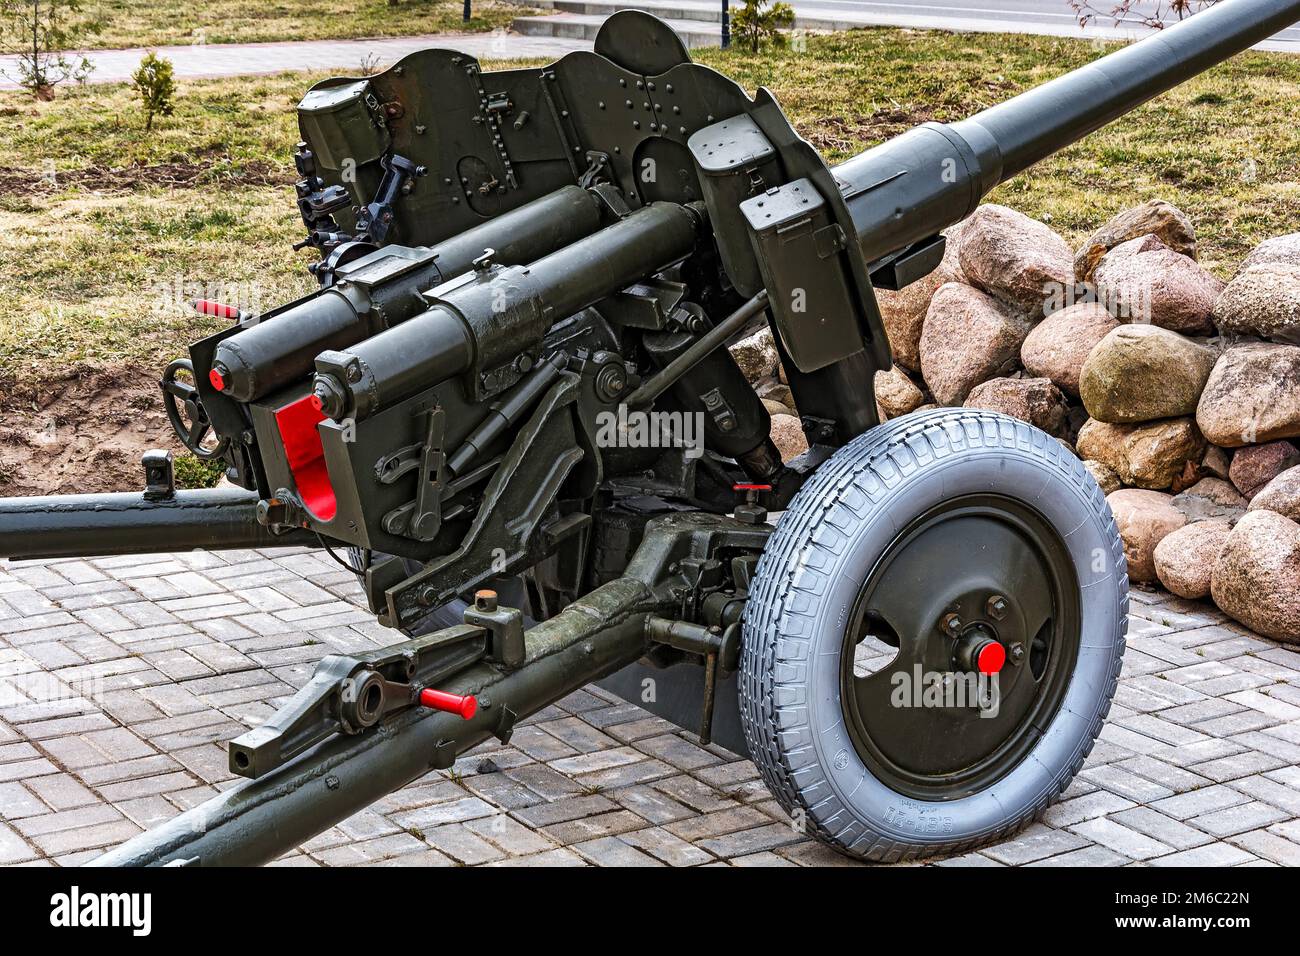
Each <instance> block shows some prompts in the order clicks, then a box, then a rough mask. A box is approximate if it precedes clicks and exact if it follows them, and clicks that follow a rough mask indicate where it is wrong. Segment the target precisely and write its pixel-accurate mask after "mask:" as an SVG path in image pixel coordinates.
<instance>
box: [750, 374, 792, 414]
mask: <svg viewBox="0 0 1300 956" xmlns="http://www.w3.org/2000/svg"><path fill="white" fill-rule="evenodd" d="M754 391H756V392H757V393H758V397H759V398H765V399H769V400H771V401H773V402H780V403H781V404H782V405H784V406H785V407H786V408H794V407H795V404H794V392H793V391H792V390H791V388H790V386H789V385H783V384H782V383H781V382H778V381H776V380H775V379H769V380H768V381H766V382H759V383H758V385H756V386H754Z"/></svg>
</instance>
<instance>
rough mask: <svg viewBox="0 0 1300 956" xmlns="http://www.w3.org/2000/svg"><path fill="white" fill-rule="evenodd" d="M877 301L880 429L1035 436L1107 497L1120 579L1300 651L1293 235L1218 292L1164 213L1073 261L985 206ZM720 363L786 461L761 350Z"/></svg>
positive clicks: (1018, 221)
mask: <svg viewBox="0 0 1300 956" xmlns="http://www.w3.org/2000/svg"><path fill="white" fill-rule="evenodd" d="M879 299H880V307H881V312H882V316H883V319H884V323H885V329H886V333H887V334H888V336H889V342H890V346H891V348H892V350H893V355H894V361H895V365H894V367H893V368H892V369H890V370H888V371H885V372H880V373H878V374H877V375H876V380H875V396H876V403H877V407H878V409H879V411H880V416H881V418H882V420H883V419H888V418H895V417H898V416H900V415H904V414H907V413H909V412H912V411H915V410H917V409H920V408H925V407H932V406H934V405H948V406H961V405H964V406H966V407H969V408H987V409H992V410H995V411H999V412H1004V413H1006V414H1009V415H1013V416H1015V417H1017V418H1021V419H1023V420H1025V421H1028V422H1031V423H1032V424H1034V425H1036V426H1037V427H1039V428H1041V429H1043V430H1044V431H1047V432H1048V433H1049V434H1052V435H1054V436H1055V437H1057V438H1058V439H1059V440H1061V441H1062V442H1063V443H1065V444H1066V445H1068V446H1069V447H1070V448H1071V449H1072V450H1073V451H1075V453H1076V454H1078V455H1079V457H1080V458H1082V459H1083V460H1084V463H1085V465H1086V466H1087V468H1088V469H1089V471H1091V472H1092V474H1093V475H1094V477H1096V479H1097V481H1098V483H1099V484H1100V485H1101V487H1102V489H1103V490H1104V491H1105V492H1106V493H1107V500H1108V501H1109V502H1110V505H1111V509H1112V510H1113V512H1114V513H1115V517H1116V521H1117V523H1118V525H1119V528H1120V533H1121V535H1122V536H1123V538H1124V544H1125V550H1126V553H1127V557H1128V562H1129V576H1130V577H1131V579H1132V580H1133V581H1134V582H1137V583H1154V582H1156V581H1159V582H1160V583H1162V584H1164V586H1165V587H1167V588H1168V589H1169V590H1171V591H1173V592H1174V593H1176V594H1179V595H1182V596H1183V597H1187V598H1205V597H1210V598H1212V599H1213V600H1214V601H1215V603H1217V604H1218V606H1219V607H1220V608H1221V609H1222V610H1223V611H1224V612H1226V613H1227V614H1229V615H1231V616H1232V617H1233V618H1235V619H1237V620H1238V621H1241V622H1242V623H1243V624H1245V625H1247V626H1248V627H1251V628H1253V629H1254V630H1256V631H1259V632H1260V633H1262V634H1266V635H1268V636H1270V637H1274V638H1277V639H1280V640H1289V641H1300V447H1297V444H1296V443H1295V442H1294V441H1292V439H1295V438H1298V437H1300V233H1296V234H1293V235H1289V236H1282V237H1280V238H1276V239H1270V240H1268V241H1266V242H1264V243H1262V244H1261V245H1260V246H1259V247H1258V248H1256V249H1255V250H1254V252H1252V253H1251V254H1250V256H1249V257H1248V258H1247V259H1246V260H1245V261H1244V262H1243V263H1242V265H1241V268H1240V269H1239V270H1238V272H1237V274H1236V276H1235V277H1234V278H1233V279H1232V280H1231V281H1230V282H1228V283H1226V284H1225V283H1224V282H1222V281H1220V280H1219V279H1218V278H1216V277H1215V276H1214V275H1212V274H1211V273H1210V272H1208V271H1207V270H1205V269H1204V268H1202V267H1201V266H1200V264H1199V263H1198V262H1197V260H1196V237H1195V232H1194V230H1193V228H1192V224H1191V222H1190V221H1189V220H1188V219H1187V217H1186V216H1185V215H1184V214H1183V213H1182V212H1180V211H1179V210H1178V209H1176V208H1175V207H1173V206H1171V205H1170V204H1168V203H1165V202H1161V201H1158V200H1156V201H1151V202H1147V203H1144V204H1143V205H1141V206H1137V207H1135V208H1133V209H1129V210H1127V211H1126V212H1124V213H1121V214H1120V215H1118V216H1116V217H1115V218H1114V219H1113V220H1111V221H1110V222H1108V223H1107V224H1106V225H1104V226H1103V227H1102V228H1100V229H1099V230H1097V231H1096V232H1095V233H1094V234H1093V235H1092V236H1091V237H1089V238H1088V239H1087V241H1085V242H1084V243H1083V245H1082V247H1081V248H1079V249H1078V250H1071V249H1070V248H1069V246H1068V245H1067V244H1066V242H1065V240H1064V239H1062V238H1061V237H1060V236H1059V235H1057V234H1056V233H1055V232H1054V231H1053V230H1052V229H1051V228H1050V227H1049V226H1047V225H1046V224H1044V223H1042V222H1039V221H1037V220H1034V219H1031V218H1029V217H1028V216H1025V215H1023V214H1021V213H1019V212H1016V211H1015V210H1012V209H1008V208H1006V207H1004V206H998V205H992V204H989V205H984V206H981V207H980V208H979V209H978V210H977V211H976V212H975V213H974V215H972V216H971V217H970V218H969V219H967V220H966V221H965V222H964V223H962V224H961V225H960V226H958V227H956V228H954V229H953V230H952V231H950V233H949V235H948V245H947V252H946V254H945V256H944V259H943V263H942V264H941V265H940V266H939V268H938V269H936V270H935V271H934V272H933V273H932V274H931V275H929V276H927V277H926V278H924V279H922V280H921V281H919V282H916V283H914V284H913V285H911V286H909V287H908V288H906V289H903V290H900V291H898V292H888V291H881V292H880V293H879ZM733 351H734V352H735V353H736V354H737V358H738V359H739V360H740V361H741V364H742V367H743V368H745V370H746V373H747V374H748V375H749V376H750V380H751V381H753V382H755V383H756V388H757V389H758V391H759V394H760V395H761V396H762V397H763V398H764V400H765V402H766V403H767V405H768V409H769V411H772V412H773V413H774V418H773V422H774V437H775V438H776V440H777V442H778V445H779V446H780V447H781V448H782V451H783V453H784V454H786V455H788V456H789V455H793V454H797V453H798V452H799V451H801V450H802V449H803V448H804V447H806V446H805V445H804V439H803V435H802V431H801V429H800V427H799V421H798V418H797V417H796V411H795V408H794V403H793V400H792V396H791V393H790V389H789V387H788V386H787V384H786V383H785V378H784V373H783V370H782V369H781V368H780V363H779V362H778V361H777V360H776V352H775V349H774V348H773V347H772V343H771V338H770V335H769V334H768V333H767V332H762V333H759V334H758V335H756V336H753V337H751V338H750V339H747V340H745V342H743V343H741V344H740V345H738V346H736V347H734V349H733Z"/></svg>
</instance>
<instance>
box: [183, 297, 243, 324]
mask: <svg viewBox="0 0 1300 956" xmlns="http://www.w3.org/2000/svg"><path fill="white" fill-rule="evenodd" d="M190 305H192V306H194V311H195V312H197V313H199V315H215V316H217V317H218V318H222V319H239V318H243V315H244V313H243V312H242V311H240V310H239V308H237V307H236V306H233V305H226V304H225V303H224V302H214V301H213V300H212V299H196V300H195V301H193V302H191V303H190Z"/></svg>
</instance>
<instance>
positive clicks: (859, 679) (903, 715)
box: [841, 495, 1081, 800]
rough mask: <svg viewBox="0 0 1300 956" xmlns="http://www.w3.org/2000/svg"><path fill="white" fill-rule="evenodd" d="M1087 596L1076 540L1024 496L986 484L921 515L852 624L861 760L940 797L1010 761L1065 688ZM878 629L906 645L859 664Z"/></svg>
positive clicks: (853, 732) (849, 643)
mask: <svg viewBox="0 0 1300 956" xmlns="http://www.w3.org/2000/svg"><path fill="white" fill-rule="evenodd" d="M1079 602H1080V598H1079V591H1078V585H1077V580H1076V578H1075V575H1074V569H1073V564H1072V562H1071V560H1070V555H1069V552H1068V550H1067V549H1066V547H1065V545H1064V543H1063V542H1062V541H1061V539H1060V536H1059V535H1058V534H1057V533H1056V532H1055V531H1054V530H1053V529H1052V528H1051V527H1050V525H1048V524H1047V522H1046V521H1045V520H1044V519H1042V518H1041V517H1040V516H1039V515H1038V514H1037V512H1035V511H1033V510H1032V509H1030V508H1028V507H1027V506H1025V505H1023V504H1021V503H1019V502H1017V501H1014V500H1013V499H1009V498H1004V497H1002V496H998V495H977V496H969V497H966V498H961V499H955V500H953V501H950V502H945V503H944V504H942V505H940V506H938V507H936V508H934V509H931V510H930V511H929V512H927V513H925V514H923V515H922V516H920V517H919V518H917V519H916V520H915V521H913V522H912V523H911V524H910V525H908V526H907V527H906V528H905V529H904V530H903V532H902V533H901V534H899V535H898V536H897V537H896V538H895V540H894V541H893V542H892V543H891V544H890V546H889V547H888V548H886V550H885V552H884V553H883V554H882V555H881V557H880V559H879V560H878V562H877V563H876V566H875V567H874V568H873V570H872V572H871V573H870V574H869V575H868V577H867V580H866V582H865V584H864V585H863V587H862V589H861V591H860V593H859V596H858V600H857V604H856V606H855V609H854V612H853V614H852V616H851V618H850V622H849V627H848V629H847V631H846V636H845V644H844V650H843V652H842V655H843V656H842V659H841V675H842V678H841V702H842V704H843V708H844V715H845V724H846V727H847V728H848V731H849V737H850V739H851V740H852V742H853V745H854V747H855V749H856V750H857V751H858V754H859V756H860V757H861V758H862V760H863V763H864V764H866V765H867V767H868V768H869V769H870V770H871V772H872V773H873V774H874V775H877V776H878V777H879V778H880V779H882V780H883V781H885V782H886V783H888V784H889V785H890V786H891V787H893V788H894V789H895V790H897V791H898V792H900V793H905V794H908V795H910V796H914V797H917V798H919V799H929V800H935V799H939V800H945V799H956V798H958V797H961V796H965V795H968V794H970V793H973V792H975V791H977V790H980V789H984V788H985V787H987V786H989V785H990V784H992V783H993V782H995V781H996V780H998V779H1000V778H1001V777H1002V776H1004V775H1005V774H1006V773H1009V772H1010V771H1011V769H1013V768H1014V767H1015V766H1016V765H1017V764H1018V763H1019V762H1020V760H1021V759H1023V757H1024V755H1025V754H1026V753H1027V752H1028V750H1029V749H1030V748H1031V747H1032V745H1033V743H1034V742H1035V741H1036V740H1037V739H1038V737H1039V736H1040V735H1041V733H1042V731H1043V729H1044V728H1045V727H1046V726H1047V724H1048V722H1049V721H1050V719H1051V717H1052V716H1053V715H1054V714H1055V712H1056V710H1057V708H1058V707H1059V705H1060V701H1061V699H1062V698H1063V696H1064V691H1065V688H1066V686H1067V684H1068V679H1069V674H1070V672H1071V671H1072V669H1073V663H1074V659H1075V656H1076V654H1077V650H1078V643H1079V620H1080V614H1081V611H1080V606H1079ZM868 637H873V638H875V639H876V640H877V641H879V642H880V644H884V645H888V646H890V647H893V648H896V649H897V651H896V655H895V657H894V659H893V660H892V661H889V662H888V663H886V664H883V665H881V666H880V667H879V669H877V670H875V671H874V672H870V673H866V674H859V673H858V672H857V671H855V669H854V659H855V654H856V653H857V651H858V645H859V644H860V643H862V642H864V641H865V640H866V639H867V638H868ZM876 646H877V647H878V646H879V645H876ZM877 660H879V658H877ZM918 685H920V686H918Z"/></svg>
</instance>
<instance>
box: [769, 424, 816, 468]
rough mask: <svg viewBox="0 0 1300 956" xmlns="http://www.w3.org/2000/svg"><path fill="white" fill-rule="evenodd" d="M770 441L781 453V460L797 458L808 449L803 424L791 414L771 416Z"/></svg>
mask: <svg viewBox="0 0 1300 956" xmlns="http://www.w3.org/2000/svg"><path fill="white" fill-rule="evenodd" d="M772 442H773V443H774V444H775V445H776V448H777V451H779V452H780V453H781V460H782V461H790V460H791V459H794V458H798V457H799V456H800V455H802V454H803V453H804V452H806V451H807V450H808V437H807V436H806V435H804V433H803V424H802V423H801V422H800V421H799V419H797V418H795V417H794V416H793V415H773V416H772Z"/></svg>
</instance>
